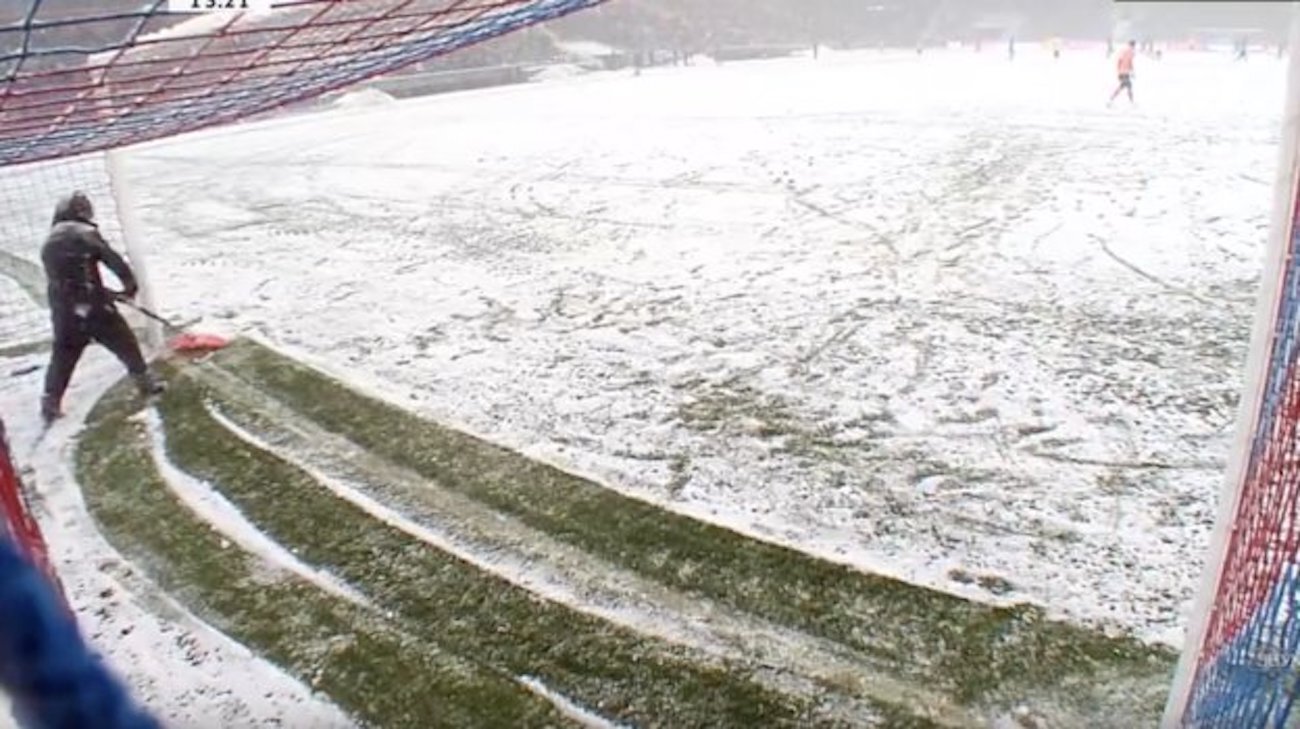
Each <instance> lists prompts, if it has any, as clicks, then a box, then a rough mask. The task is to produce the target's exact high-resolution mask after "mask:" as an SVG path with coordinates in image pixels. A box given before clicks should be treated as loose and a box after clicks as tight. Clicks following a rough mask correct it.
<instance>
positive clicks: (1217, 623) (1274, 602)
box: [1182, 182, 1300, 729]
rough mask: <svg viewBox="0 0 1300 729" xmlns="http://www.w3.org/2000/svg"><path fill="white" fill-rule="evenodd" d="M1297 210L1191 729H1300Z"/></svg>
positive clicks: (1188, 722) (1196, 680)
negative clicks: (1298, 711)
mask: <svg viewBox="0 0 1300 729" xmlns="http://www.w3.org/2000/svg"><path fill="white" fill-rule="evenodd" d="M1292 189H1293V191H1296V190H1298V189H1300V187H1297V185H1296V184H1295V183H1294V182H1293V186H1292ZM1291 205H1292V207H1291V210H1290V224H1289V233H1288V235H1287V237H1286V248H1287V250H1286V255H1285V261H1286V262H1285V264H1284V266H1283V268H1282V273H1281V291H1280V295H1279V297H1278V300H1277V306H1276V310H1275V312H1274V315H1273V325H1272V330H1271V332H1270V340H1269V342H1268V344H1267V347H1268V352H1269V355H1268V365H1267V369H1266V372H1265V375H1264V383H1263V391H1262V397H1260V398H1259V400H1258V402H1257V406H1256V407H1257V409H1256V413H1255V427H1254V429H1253V430H1252V431H1251V439H1250V442H1249V451H1248V453H1247V455H1246V462H1245V471H1244V476H1243V477H1242V479H1241V481H1240V485H1239V488H1238V496H1237V503H1236V507H1235V514H1233V515H1232V517H1231V522H1230V523H1231V527H1232V528H1231V531H1230V532H1229V536H1228V541H1227V545H1226V551H1225V553H1224V559H1223V562H1222V566H1221V567H1220V568H1219V576H1218V584H1217V588H1216V590H1215V592H1214V599H1213V601H1212V604H1211V607H1210V612H1209V618H1208V623H1207V627H1206V631H1205V635H1204V640H1203V642H1202V643H1201V645H1200V647H1199V653H1198V660H1197V663H1196V668H1195V674H1194V676H1193V680H1192V685H1191V692H1190V695H1189V696H1188V703H1187V705H1186V711H1185V712H1184V713H1183V722H1182V723H1183V725H1184V726H1190V727H1205V728H1207V729H1208V728H1210V727H1224V728H1228V727H1231V728H1233V729H1239V728H1241V727H1296V726H1300V716H1296V715H1295V712H1294V706H1295V702H1296V694H1297V691H1300V661H1298V660H1297V656H1298V655H1300V651H1298V650H1297V649H1300V515H1297V500H1298V499H1300V267H1298V266H1297V261H1300V195H1296V196H1293V201H1292V203H1291Z"/></svg>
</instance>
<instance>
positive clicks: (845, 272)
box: [0, 52, 1283, 685]
mask: <svg viewBox="0 0 1300 729" xmlns="http://www.w3.org/2000/svg"><path fill="white" fill-rule="evenodd" d="M1138 72H1139V76H1138V79H1137V92H1138V100H1139V105H1138V106H1137V107H1136V108H1130V107H1129V106H1128V105H1127V102H1120V103H1118V104H1117V105H1116V106H1115V107H1114V108H1113V109H1107V108H1105V100H1106V97H1107V96H1108V95H1109V93H1110V91H1111V84H1112V82H1113V76H1112V74H1111V65H1110V62H1109V61H1107V60H1106V59H1105V58H1104V57H1103V56H1102V55H1101V54H1100V53H1099V52H1097V53H1091V52H1089V53H1082V52H1080V53H1067V54H1066V56H1065V57H1064V58H1062V59H1061V60H1060V61H1059V62H1054V61H1052V60H1051V59H1048V58H1046V57H1040V56H1037V55H1034V54H1030V53H1026V54H1022V57H1021V58H1020V59H1018V60H1017V61H1016V62H1015V63H1008V62H1007V60H1006V59H1005V57H1003V56H1002V55H1001V54H996V53H987V54H984V55H982V56H977V55H973V54H970V53H967V52H947V53H929V54H926V55H924V56H921V57H917V56H915V55H914V54H911V53H906V54H899V53H874V52H869V53H853V54H829V55H826V56H823V58H822V59H821V60H819V61H816V62H814V61H812V60H811V59H796V60H784V61H771V62H760V63H747V64H734V65H725V66H721V67H714V66H698V67H693V68H685V69H671V70H654V71H650V72H647V73H645V74H643V75H641V76H640V77H632V76H630V75H626V74H610V75H599V76H591V77H581V78H575V79H570V80H558V81H551V82H547V83H545V84H538V85H534V86H528V87H517V88H505V89H495V90H491V91H486V92H475V93H467V94H456V95H449V96H444V97H438V98H432V99H424V100H414V101H405V102H399V103H397V104H393V105H386V106H383V107H379V108H373V109H364V108H363V109H346V110H335V111H329V112H321V113H317V114H311V115H305V116H300V117H295V118H290V119H286V120H280V121H276V122H272V123H268V124H261V125H249V126H244V127H236V128H233V129H230V130H222V131H216V132H208V133H201V134H196V135H190V136H188V137H185V138H181V139H176V140H171V141H169V142H166V143H161V144H154V145H150V146H148V147H146V148H144V149H141V150H139V151H137V152H136V153H135V154H134V155H133V157H132V161H133V164H132V166H131V169H130V180H129V182H130V183H131V185H132V187H133V188H134V190H135V193H136V195H137V197H138V198H139V200H140V202H141V206H142V213H143V223H144V225H145V232H146V234H147V240H146V241H145V247H146V248H147V252H148V254H149V259H148V260H149V264H150V269H151V273H152V278H153V281H152V283H153V285H154V288H155V291H156V294H157V299H158V301H159V302H160V304H161V305H162V306H163V307H164V308H165V309H166V311H167V312H168V313H170V314H172V315H173V316H175V317H176V318H178V319H185V318H188V317H190V316H198V315H208V316H215V317H230V318H231V321H230V326H231V327H232V328H236V329H238V328H247V329H250V330H256V331H258V332H260V333H261V334H263V335H264V336H265V337H267V338H268V339H270V340H271V341H273V342H276V343H277V344H280V345H282V346H285V347H288V348H289V349H291V350H293V351H295V352H297V353H298V354H300V355H302V356H303V357H304V358H306V359H308V360H309V361H312V362H313V363H315V364H318V365H320V366H322V367H324V368H326V369H328V370H330V371H331V372H333V373H335V374H337V375H339V376H341V377H343V378H345V379H347V380H349V381H352V382H355V383H358V384H360V385H361V386H363V387H364V388H366V389H368V390H370V391H371V392H374V393H377V394H381V395H383V396H384V397H386V398H388V399H391V400H393V401H394V402H396V403H399V404H401V405H402V406H404V407H408V408H412V409H415V410H417V411H418V412H420V413H422V414H424V415H427V416H429V417H433V418H437V419H439V420H443V421H448V422H453V423H460V424H463V425H465V426H466V427H468V428H469V429H471V430H473V431H475V432H478V433H481V434H483V435H485V436H487V437H489V438H490V439H492V440H495V441H498V442H501V443H504V444H508V445H513V446H517V447H519V448H521V449H522V450H524V451H525V452H527V453H529V454H532V455H537V456H540V457H544V458H546V459H549V460H553V461H558V462H562V463H565V464H568V465H570V466H572V467H574V468H576V469H578V470H581V471H584V472H586V473H589V474H593V475H595V476H598V477H600V478H601V479H602V480H604V481H605V482H607V483H608V484H609V485H610V486H611V487H614V488H619V489H623V490H626V491H629V492H632V493H635V494H638V495H642V496H646V497H648V498H650V499H652V500H655V501H657V502H660V503H665V504H668V505H670V506H672V508H675V509H678V510H680V511H683V512H686V513H689V514H693V515H698V516H701V517H703V518H707V519H712V520H715V521H719V522H722V523H725V524H728V525H731V526H734V527H735V528H737V529H740V530H743V531H746V532H748V533H752V534H758V535H761V536H764V537H766V538H769V539H772V540H775V541H779V542H781V543H785V544H790V545H795V546H798V547H799V548H802V549H805V550H808V551H811V552H814V553H817V554H820V555H824V556H827V557H830V558H833V559H837V560H841V561H844V562H848V563H851V564H855V565H859V566H861V567H864V568H866V569H869V570H872V571H876V572H881V573H885V574H890V575H897V576H900V577H903V578H905V579H908V580H911V581H915V582H918V583H921V584H925V585H929V586H933V587H937V588H941V589H945V590H952V591H955V592H958V593H960V594H964V595H969V596H972V597H977V598H980V599H989V600H1026V599H1027V600H1032V601H1035V602H1039V603H1041V604H1044V605H1046V606H1048V608H1049V609H1050V610H1051V611H1052V612H1053V613H1054V614H1061V615H1067V616H1070V617H1074V618H1078V619H1085V620H1113V621H1116V622H1117V623H1118V624H1120V625H1123V626H1126V627H1130V628H1132V629H1134V630H1136V631H1138V632H1139V633H1140V634H1141V635H1143V636H1145V637H1148V638H1151V639H1155V640H1161V641H1166V642H1171V643H1177V642H1178V641H1179V640H1180V639H1181V631H1182V622H1183V617H1184V611H1185V610H1186V607H1187V602H1188V600H1189V598H1190V595H1191V591H1192V589H1193V586H1194V583H1195V578H1196V575H1197V573H1198V571H1199V569H1200V565H1201V555H1202V551H1203V549H1204V547H1205V545H1206V541H1207V536H1208V531H1209V528H1210V524H1211V521H1212V519H1213V514H1214V505H1215V504H1214V502H1215V499H1216V497H1217V493H1218V489H1219V486H1220V483H1221V480H1222V464H1223V461H1224V457H1225V455H1226V450H1227V447H1228V443H1229V440H1230V432H1229V431H1230V428H1231V425H1232V421H1233V415H1234V404H1235V400H1236V397H1237V392H1238V389H1239V382H1240V374H1241V373H1240V367H1241V364H1242V362H1243V360H1244V349H1245V339H1246V333H1247V331H1248V329H1249V325H1250V317H1251V315H1252V312H1253V302H1252V297H1253V295H1254V288H1255V284H1256V279H1257V276H1258V271H1259V267H1260V259H1261V252H1262V248H1263V245H1264V242H1265V237H1266V232H1267V224H1268V213H1269V209H1268V208H1269V203H1270V201H1271V183H1272V176H1273V168H1274V165H1275V159H1274V156H1275V144H1276V135H1277V122H1278V119H1279V114H1278V112H1279V111H1280V109H1281V98H1282V90H1283V83H1282V80H1283V65H1282V63H1280V62H1278V61H1277V60H1275V59H1271V58H1265V57H1256V58H1252V59H1251V60H1250V61H1248V62H1246V63H1234V62H1232V61H1230V60H1229V59H1228V57H1226V56H1223V55H1208V54H1207V55H1197V54H1186V55H1181V54H1169V55H1167V56H1166V57H1165V59H1164V60H1163V61H1160V62H1156V61H1154V60H1146V59H1139V66H1138ZM0 184H8V183H0ZM24 189H26V188H24ZM58 192H61V190H59V191H51V192H49V193H47V194H50V195H54V194H57V193H58ZM6 194H12V193H6ZM33 194H34V193H33ZM51 204H52V203H51ZM5 250H6V251H10V252H15V249H14V248H13V247H12V246H11V245H10V244H8V243H6V245H5ZM28 253H31V252H28ZM18 254H19V255H22V254H23V252H22V251H18ZM5 285H6V286H8V285H9V284H5ZM8 291H9V289H8V288H6V289H5V292H8ZM17 296H18V290H17V289H15V291H14V293H13V296H9V294H8V293H6V294H5V298H4V299H3V300H4V301H5V302H9V301H10V300H11V299H14V298H16V297H17ZM8 305H9V304H8V303H6V304H5V306H8ZM25 329H26V327H24V330H25ZM9 361H10V362H12V361H13V360H9ZM35 361H39V357H38V358H36V360H35ZM38 380H39V374H34V375H28V376H25V377H23V378H21V379H20V380H11V381H10V382H9V383H8V384H7V386H6V389H5V397H6V400H5V402H6V405H7V406H9V405H12V406H13V407H14V408H17V410H16V411H12V414H11V410H8V409H7V410H6V411H5V416H6V419H7V420H8V421H10V422H11V426H13V425H14V422H15V421H17V427H18V430H19V432H25V431H23V429H24V428H25V427H27V426H25V425H24V423H30V419H31V418H32V417H33V416H34V414H35V412H34V406H31V404H34V401H35V393H36V392H37V387H38V386H37V382H38ZM11 396H12V397H11ZM24 403H26V405H25V404H24ZM24 408H26V409H24ZM19 440H20V441H21V440H22V438H19ZM25 448H26V446H24V445H21V444H20V445H19V447H18V450H19V452H20V454H21V453H22V451H23V450H24V449H25ZM51 455H52V456H53V455H54V454H51ZM50 465H51V467H52V464H50ZM69 513H71V512H69ZM77 514H78V516H77V517H76V518H77V519H84V518H85V517H84V514H83V513H82V512H81V511H78V512H77ZM68 518H69V519H71V518H72V517H71V516H69V517H68ZM78 523H81V522H78ZM50 538H51V541H52V543H53V546H54V547H55V550H56V552H58V553H61V555H71V554H79V552H78V550H79V549H81V547H80V546H79V545H81V544H83V543H87V544H89V543H90V542H91V541H93V540H91V537H89V536H87V534H86V533H85V532H84V531H75V530H70V531H68V532H62V531H59V530H55V533H54V534H51V535H50ZM95 545H96V546H95V549H96V550H100V552H102V551H103V549H104V547H103V545H100V544H99V543H98V542H95ZM63 558H64V560H65V561H66V560H67V559H68V557H66V556H64V557H63ZM70 569H71V568H70ZM92 572H93V571H92ZM88 579H89V578H88ZM95 579H99V577H95ZM74 582H76V581H75V580H74ZM95 584H96V585H98V584H99V583H95ZM88 589H98V588H97V587H96V588H88ZM92 603H94V601H92V600H88V601H86V602H83V603H82V604H92ZM103 638H104V640H106V641H108V642H109V643H110V644H112V643H114V642H115V641H117V639H116V638H113V637H112V636H109V635H105V636H103ZM131 660H133V659H131ZM133 662H134V661H133ZM140 663H141V666H142V669H143V668H145V666H144V664H146V663H148V662H147V661H144V660H141V661H140ZM259 670H260V669H259ZM159 675H163V674H162V673H161V672H160V673H159ZM277 685H278V684H277Z"/></svg>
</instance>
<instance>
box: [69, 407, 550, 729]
mask: <svg viewBox="0 0 1300 729" xmlns="http://www.w3.org/2000/svg"><path fill="white" fill-rule="evenodd" d="M138 410H139V402H138V401H137V400H136V399H135V398H134V397H133V395H132V390H131V388H130V387H128V386H126V385H119V386H118V387H115V388H113V389H112V390H111V391H110V392H109V393H108V394H107V395H106V396H105V397H104V399H103V400H101V401H100V402H99V404H98V405H97V406H96V407H95V409H94V411H93V412H92V413H91V415H90V418H89V420H88V423H87V428H86V431H85V432H84V434H83V436H82V440H81V443H80V445H79V448H78V449H77V477H78V480H79V482H80V484H81V487H82V490H83V492H84V494H85V498H86V503H87V505H88V507H89V509H90V511H91V514H92V515H93V516H94V517H95V519H96V520H97V521H98V522H99V524H100V525H101V527H102V528H103V531H104V534H105V536H106V537H107V538H108V540H109V542H110V543H112V544H113V546H114V547H115V548H117V549H118V550H119V551H121V552H122V553H123V554H124V555H125V556H126V557H128V558H129V559H131V560H132V561H133V562H135V563H136V564H137V565H139V566H140V567H142V568H143V569H144V570H145V571H146V572H147V574H148V575H149V577H150V578H151V579H152V580H153V581H155V582H156V583H157V584H158V585H160V586H161V587H162V588H163V589H164V590H166V591H167V592H168V593H170V594H171V595H172V596H174V597H175V598H176V599H178V600H180V601H181V602H182V603H184V604H185V605H186V607H187V608H189V609H190V610H192V611H193V612H194V613H195V614H196V615H199V616H200V617H201V618H203V619H204V620H206V621H208V622H209V623H211V624H212V625H214V626H216V627H218V628H219V629H221V630H222V631H224V632H226V633H227V634H229V635H231V636H232V637H234V638H235V639H237V640H239V641H241V642H243V643H244V644H246V645H248V646H250V647H251V648H253V649H255V650H257V651H258V652H259V653H261V654H262V655H265V656H266V657H267V658H268V659H270V660H272V661H274V662H275V663H276V664H278V665H279V666H281V667H282V668H284V669H285V670H287V671H288V672H289V673H290V674H292V675H294V676H296V677H297V678H299V679H301V680H302V681H304V682H306V683H308V684H310V685H312V686H313V687H315V688H316V689H318V690H320V691H322V692H324V693H326V694H328V695H329V696H330V697H331V698H332V699H333V700H334V701H335V702H336V703H337V704H338V705H339V706H341V707H342V708H344V709H345V710H346V711H348V712H349V713H350V714H352V715H353V716H355V717H356V718H358V719H360V720H362V721H365V722H367V723H369V724H373V725H376V726H385V727H411V728H413V729H416V728H423V727H444V726H445V727H465V726H543V725H546V726H560V725H564V724H566V723H568V722H566V721H565V720H564V719H563V717H562V716H561V715H560V714H559V713H558V712H557V711H556V710H555V708H554V707H553V706H552V705H551V704H550V703H549V702H546V701H544V700H542V699H540V698H538V697H537V696H535V695H533V694H532V693H530V692H529V691H528V690H527V689H525V688H523V687H521V686H519V685H518V684H517V683H515V682H513V681H511V680H509V679H508V678H506V677H503V676H499V675H495V674H493V673H491V672H489V671H486V670H484V669H483V668H481V667H479V666H477V665H475V664H474V663H472V662H470V661H467V660H465V659H463V658H459V657H456V656H452V655H449V654H446V653H444V652H442V651H440V650H438V649H437V648H436V647H433V646H431V645H430V644H428V643H427V642H426V641H424V640H422V639H420V638H419V637H417V636H416V634H415V633H414V632H412V631H410V630H409V629H408V628H409V626H404V625H402V624H400V623H399V622H398V621H394V620H389V619H385V618H384V617H382V616H379V615H377V614H375V613H373V612H370V611H367V610H363V609H361V608H359V607H358V606H356V605H354V604H352V603H350V602H348V601H346V600H343V599H340V598H336V597H333V596H331V595H329V594H327V593H324V592H322V591H320V590H319V589H318V588H317V587H316V586H314V585H312V584H310V583H308V582H306V581H305V580H302V579H300V578H297V577H295V576H292V575H290V574H288V573H280V574H275V573H274V572H272V571H270V570H268V568H267V566H266V565H264V564H261V563H260V561H259V559H258V558H257V557H256V556H254V555H250V554H248V553H245V552H242V551H240V550H238V549H234V548H231V547H230V546H229V544H223V539H222V537H221V535H220V534H219V533H218V532H216V531H214V530H213V529H212V527H211V526H210V525H209V524H207V523H205V522H203V521H201V520H199V519H198V518H197V517H195V515H194V514H193V513H192V512H191V511H189V510H188V509H186V508H185V506H184V505H183V504H181V502H180V501H179V500H178V499H177V498H176V497H175V496H174V495H173V494H172V493H171V491H170V490H169V489H168V487H167V485H166V483H165V482H164V481H163V480H162V478H161V477H160V476H159V474H158V472H157V469H156V468H155V466H154V463H153V461H152V457H151V455H150V452H149V442H148V436H147V434H146V432H145V430H144V425H143V424H142V423H140V422H139V421H138V420H134V419H132V418H131V415H133V414H134V413H136V412H138ZM269 575H274V577H275V578H274V579H270V578H269V577H268V576H269Z"/></svg>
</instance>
